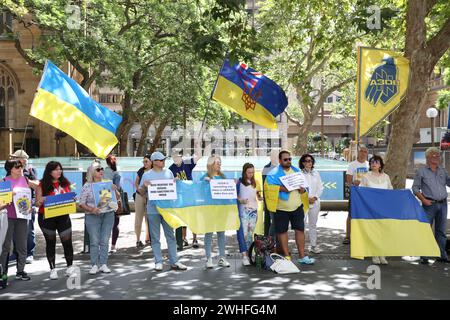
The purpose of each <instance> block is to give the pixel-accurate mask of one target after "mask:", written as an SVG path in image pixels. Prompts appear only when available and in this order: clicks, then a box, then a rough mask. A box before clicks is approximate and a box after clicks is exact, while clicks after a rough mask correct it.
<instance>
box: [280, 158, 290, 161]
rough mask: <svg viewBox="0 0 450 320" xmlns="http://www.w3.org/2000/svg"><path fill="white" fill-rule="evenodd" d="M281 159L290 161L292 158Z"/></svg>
mask: <svg viewBox="0 0 450 320" xmlns="http://www.w3.org/2000/svg"><path fill="white" fill-rule="evenodd" d="M282 161H292V158H285V159H282Z"/></svg>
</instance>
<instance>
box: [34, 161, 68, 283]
mask: <svg viewBox="0 0 450 320" xmlns="http://www.w3.org/2000/svg"><path fill="white" fill-rule="evenodd" d="M68 192H70V182H69V180H67V179H66V178H65V177H64V174H63V169H62V165H61V163H59V162H57V161H50V162H49V163H47V165H46V166H45V171H44V174H43V176H42V179H41V181H40V185H39V188H38V189H37V192H36V200H37V201H36V205H37V206H39V216H38V223H39V227H40V228H41V231H42V234H43V235H44V238H45V244H46V255H47V260H48V263H49V265H50V279H51V280H56V279H58V272H57V270H56V263H55V256H56V231H58V234H59V238H60V239H61V244H62V246H63V249H64V258H65V259H66V263H67V270H66V276H68V277H70V276H71V275H72V274H73V273H74V271H75V269H74V267H73V266H72V264H73V245H72V223H71V221H70V216H69V215H68V214H67V215H63V216H58V217H53V218H44V203H45V197H46V196H54V195H58V194H62V193H68Z"/></svg>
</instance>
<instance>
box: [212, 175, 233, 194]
mask: <svg viewBox="0 0 450 320" xmlns="http://www.w3.org/2000/svg"><path fill="white" fill-rule="evenodd" d="M210 185H211V198H213V199H237V191H236V182H234V180H233V179H212V180H210Z"/></svg>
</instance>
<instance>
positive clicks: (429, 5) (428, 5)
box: [425, 0, 437, 16]
mask: <svg viewBox="0 0 450 320" xmlns="http://www.w3.org/2000/svg"><path fill="white" fill-rule="evenodd" d="M436 2H437V0H426V4H425V6H426V9H425V12H426V15H427V16H428V15H429V14H430V12H431V10H432V9H433V7H434V6H435V4H436Z"/></svg>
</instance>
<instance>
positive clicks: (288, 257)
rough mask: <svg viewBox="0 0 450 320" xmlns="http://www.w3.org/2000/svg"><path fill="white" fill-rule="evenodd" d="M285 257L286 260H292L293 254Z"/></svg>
mask: <svg viewBox="0 0 450 320" xmlns="http://www.w3.org/2000/svg"><path fill="white" fill-rule="evenodd" d="M284 258H285V259H286V260H289V261H291V260H292V258H291V256H285V257H284Z"/></svg>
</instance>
